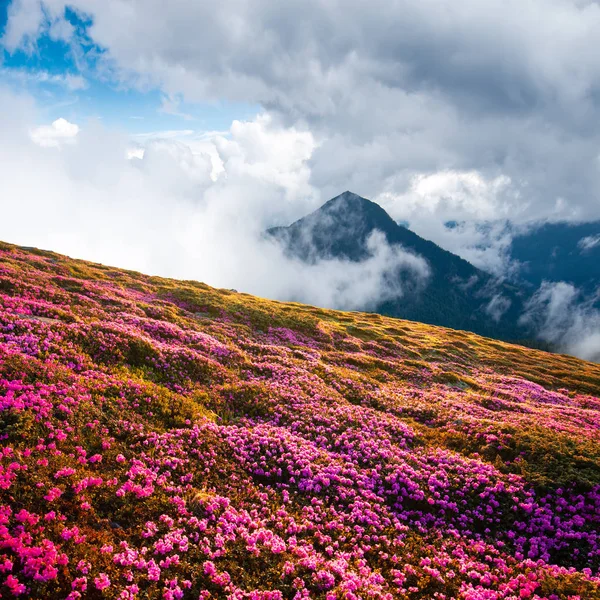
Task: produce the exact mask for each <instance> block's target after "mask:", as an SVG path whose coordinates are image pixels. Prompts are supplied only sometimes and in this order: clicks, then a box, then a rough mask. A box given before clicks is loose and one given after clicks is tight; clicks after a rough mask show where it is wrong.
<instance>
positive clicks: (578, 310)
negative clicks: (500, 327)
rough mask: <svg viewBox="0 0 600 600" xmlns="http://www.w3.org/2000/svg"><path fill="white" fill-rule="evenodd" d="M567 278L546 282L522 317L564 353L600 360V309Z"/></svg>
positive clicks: (592, 299)
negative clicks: (565, 280) (568, 281)
mask: <svg viewBox="0 0 600 600" xmlns="http://www.w3.org/2000/svg"><path fill="white" fill-rule="evenodd" d="M595 300H597V299H596V298H591V299H584V298H582V297H581V295H580V292H579V290H578V289H577V288H575V287H574V286H573V285H571V284H569V283H565V282H564V281H560V282H547V281H546V282H544V283H543V284H542V286H541V287H540V289H539V290H538V291H537V292H536V294H535V295H534V296H533V297H532V298H531V299H530V301H529V302H528V304H527V306H526V312H525V314H524V315H523V317H522V319H521V320H522V322H523V323H524V324H528V325H530V326H531V327H532V328H533V330H534V331H535V332H536V333H537V334H538V335H539V337H540V338H541V339H543V340H545V341H547V342H549V343H551V344H552V345H554V346H555V347H557V348H558V349H560V350H562V351H563V352H567V353H569V354H574V355H575V356H579V357H580V358H584V359H586V360H592V361H596V362H600V310H598V308H597V305H595V302H594V301H595Z"/></svg>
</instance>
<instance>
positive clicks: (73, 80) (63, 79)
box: [0, 68, 88, 92]
mask: <svg viewBox="0 0 600 600" xmlns="http://www.w3.org/2000/svg"><path fill="white" fill-rule="evenodd" d="M0 75H1V76H2V78H3V79H5V80H6V81H17V82H19V83H21V84H28V83H33V84H36V83H37V84H39V83H47V84H51V85H57V86H60V87H64V88H66V89H67V90H69V91H71V92H76V91H79V90H84V89H86V88H87V87H88V82H87V80H86V79H85V78H84V77H83V76H82V75H76V74H74V73H49V72H48V71H44V70H30V69H16V68H10V69H8V68H2V69H0Z"/></svg>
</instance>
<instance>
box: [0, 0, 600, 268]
mask: <svg viewBox="0 0 600 600" xmlns="http://www.w3.org/2000/svg"><path fill="white" fill-rule="evenodd" d="M67 5H68V7H69V9H70V10H72V11H76V12H78V13H79V15H80V16H81V17H82V18H83V20H84V21H85V22H86V23H91V24H90V25H89V26H87V27H86V28H85V34H83V33H81V32H76V31H73V30H72V28H69V23H68V21H66V19H65V7H66V6H67ZM42 9H43V10H42ZM157 14H160V15H161V18H160V19H157V18H156V15H157ZM61 24H62V25H61ZM53 31H54V32H60V36H62V37H61V39H64V40H66V41H68V43H70V44H71V46H72V48H73V49H74V53H75V55H77V56H78V57H79V59H78V64H79V65H81V67H82V68H83V69H84V71H85V70H86V69H88V70H93V69H100V70H101V74H102V76H103V77H104V78H109V79H110V78H112V80H113V81H115V82H117V83H118V84H119V85H124V86H134V87H135V86H138V87H144V86H148V85H153V86H158V87H159V88H160V89H161V90H162V92H163V93H164V98H165V102H164V103H163V110H166V111H169V112H172V113H179V114H181V115H184V114H185V113H184V112H183V111H182V110H181V108H180V104H181V102H182V101H185V102H193V101H206V100H213V99H228V100H231V101H236V102H245V103H250V104H257V105H260V106H262V109H263V111H264V112H263V114H264V117H263V118H265V119H271V120H272V121H273V122H277V123H278V127H279V131H280V135H281V136H285V135H291V137H292V138H294V139H298V140H299V141H298V144H299V146H300V147H299V148H296V149H294V150H293V151H294V152H297V154H298V157H299V158H298V160H301V161H304V162H303V163H302V164H303V169H304V171H305V172H306V173H308V176H306V175H305V174H304V173H303V174H301V175H298V174H297V173H298V171H294V175H292V176H293V177H300V179H301V180H302V181H305V182H307V185H309V186H310V187H312V188H314V189H318V190H319V192H320V193H321V195H322V197H323V198H329V197H332V196H334V195H336V194H337V193H339V191H340V190H343V189H350V190H353V191H355V192H356V193H359V194H360V195H362V196H365V197H368V198H371V199H374V200H375V201H377V202H380V203H382V204H383V205H384V207H385V208H386V209H387V210H388V211H389V212H390V214H392V216H393V217H394V218H396V219H400V220H408V221H409V222H410V223H411V227H412V228H413V229H414V230H415V231H416V232H417V233H420V234H422V235H425V236H426V237H429V238H431V239H433V240H434V241H436V242H437V243H439V244H440V245H442V246H444V245H445V246H446V247H448V248H449V249H450V250H453V251H455V252H457V253H459V254H461V255H462V256H464V257H465V258H467V259H468V260H472V261H474V262H476V263H477V264H478V266H481V267H483V268H486V269H488V270H492V271H494V272H501V271H502V270H503V269H510V268H512V267H513V265H510V264H507V262H506V252H505V248H506V243H507V239H508V231H507V230H506V229H504V230H502V227H501V226H498V227H496V229H494V230H487V231H482V230H478V229H477V228H475V227H470V226H464V227H461V228H454V229H452V230H449V229H448V228H445V227H444V222H445V221H447V220H454V221H459V222H462V221H464V222H473V221H477V220H482V219H483V220H486V221H497V222H498V223H502V222H503V221H505V220H506V219H509V220H511V221H512V222H513V223H518V224H527V223H532V222H536V221H548V220H550V221H552V220H571V221H586V220H593V219H598V218H600V191H599V190H600V160H599V150H598V148H600V104H599V103H598V102H597V101H596V98H597V96H598V92H599V88H598V81H600V54H599V53H598V52H597V51H596V46H597V40H598V39H599V38H600V5H598V4H597V3H596V2H593V1H591V0H590V1H587V0H550V1H548V0H531V1H530V2H527V3H525V4H524V3H523V2H521V1H520V0H509V1H506V0H485V1H481V0H467V1H464V2H459V3H453V4H452V5H448V3H445V2H441V1H440V0H423V1H422V2H418V3H414V2H409V1H408V0H400V1H399V2H388V1H386V0H374V1H373V2H370V3H368V4H367V3H364V2H361V1H360V0H348V1H344V2H340V1H338V0H290V1H289V2H286V3H285V6H280V5H279V4H277V5H275V4H273V3H272V2H269V1H268V0H252V1H249V0H225V1H223V2H220V3H218V5H214V3H212V4H207V3H201V2H200V3H199V2H192V1H190V0H177V1H175V2H171V3H169V5H168V7H166V8H165V6H164V2H162V1H161V0H131V1H130V2H127V3H122V2H117V1H115V0H69V1H68V2H67V1H66V0H13V2H12V3H11V5H10V6H9V21H8V24H7V27H6V32H5V34H4V37H3V40H2V43H3V45H4V46H5V48H6V49H8V50H9V51H14V50H15V49H17V48H25V49H27V48H31V47H32V46H34V45H35V41H36V40H37V39H38V38H39V37H40V35H42V34H43V33H44V32H47V33H49V34H50V35H59V34H58V33H52V32H53ZM90 42H93V43H95V44H96V46H95V47H93V49H92V50H91V51H90V55H91V59H90V60H89V61H88V62H87V63H86V59H85V57H86V52H87V51H88V50H89V48H90ZM299 132H302V135H303V136H304V137H302V139H300V136H299ZM246 133H247V135H254V134H253V133H252V131H251V130H250V129H247V131H246ZM188 145H190V144H188ZM225 145H226V144H225V143H223V146H225ZM190 146H191V145H190ZM203 151H205V152H207V151H208V152H212V150H211V149H207V148H204V149H203ZM220 151H221V152H224V153H227V152H229V151H228V150H227V149H225V148H224V147H223V148H221V149H220ZM138 154H139V150H138ZM307 156H308V158H306V157H307ZM229 158H230V160H231V161H232V164H231V167H232V168H234V164H233V163H234V162H235V160H236V158H235V157H234V156H232V155H230V156H229ZM278 158H279V157H278V156H272V159H273V160H278ZM287 158H288V157H283V158H282V160H287ZM242 160H245V159H244V158H243V157H242ZM249 160H250V162H248V161H246V162H243V164H244V167H243V168H247V169H251V168H257V167H256V165H255V166H253V167H251V166H250V165H251V164H252V163H251V159H249ZM213 163H215V165H216V166H215V168H214V172H215V173H216V172H217V171H218V169H219V166H218V160H216V159H215V158H214V156H213ZM260 168H263V169H265V170H269V169H270V167H269V166H268V164H266V162H265V163H261V167H260ZM278 170H279V168H278V167H276V168H275V169H274V172H273V173H272V177H280V178H282V177H285V174H283V173H281V172H278Z"/></svg>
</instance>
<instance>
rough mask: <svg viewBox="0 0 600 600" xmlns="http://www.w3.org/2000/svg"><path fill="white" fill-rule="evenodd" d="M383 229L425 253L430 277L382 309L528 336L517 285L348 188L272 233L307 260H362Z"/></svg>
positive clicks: (394, 240) (392, 240) (494, 333)
mask: <svg viewBox="0 0 600 600" xmlns="http://www.w3.org/2000/svg"><path fill="white" fill-rule="evenodd" d="M374 231H380V232H382V233H383V235H384V236H385V239H386V240H387V242H388V244H390V245H391V246H398V245H400V246H402V247H403V248H405V249H406V250H409V251H411V252H413V253H414V254H417V255H418V256H421V257H423V258H424V259H425V260H426V261H427V262H428V264H429V267H430V270H431V276H430V278H429V280H428V281H427V283H426V285H425V286H424V287H423V288H422V289H421V288H419V289H412V290H410V291H409V292H408V293H405V294H403V295H402V296H400V297H397V298H394V299H392V300H386V301H383V302H381V303H380V304H379V305H377V306H376V307H375V308H374V312H378V313H380V314H384V315H389V316H394V317H401V318H405V319H412V320H416V321H421V322H424V323H430V324H434V325H443V326H445V327H453V328H455V329H467V330H469V331H474V332H476V333H479V334H481V335H488V336H491V337H495V338H499V339H505V340H519V339H525V338H526V337H528V336H529V332H528V331H527V329H526V328H525V327H524V326H521V325H519V323H518V321H519V317H520V316H521V315H522V314H523V301H524V295H523V294H522V293H521V291H520V290H519V288H518V287H517V286H515V285H511V284H506V283H501V282H498V281H497V280H495V279H494V278H493V277H492V276H491V275H489V274H488V273H485V272H483V271H481V270H480V269H477V268H476V267H474V266H473V265H472V264H470V263H469V262H467V261H466V260H464V259H462V258H460V257H459V256H457V255H456V254H452V253H451V252H448V251H447V250H444V249H442V248H440V247H439V246H438V245H436V244H434V243H433V242H431V241H429V240H426V239H423V238H422V237H420V236H418V235H417V234H416V233H414V232H413V231H411V230H410V229H407V228H406V227H403V226H402V225H398V224H397V223H396V222H395V221H394V220H393V219H392V218H391V217H390V216H389V215H388V214H387V213H386V212H385V210H383V208H381V207H380V206H379V205H378V204H375V203H374V202H371V201H370V200H367V199H366V198H362V197H361V196H358V195H356V194H353V193H351V192H344V193H343V194H340V195H339V196H336V197H335V198H333V199H331V200H330V201H329V202H327V203H325V204H324V205H323V206H322V207H321V208H319V209H318V210H317V211H315V212H313V213H311V214H310V215H308V216H306V217H304V218H302V219H300V220H298V221H296V222H295V223H292V224H291V225H290V226H289V227H275V228H272V229H270V230H268V234H269V235H271V236H273V237H274V238H275V239H277V240H279V241H280V242H281V244H282V245H283V247H284V248H285V250H286V252H287V253H288V254H290V255H292V256H295V257H298V258H300V259H301V260H304V261H307V262H314V261H316V260H319V259H324V258H344V259H348V260H351V261H356V262H358V261H361V260H364V259H365V258H367V257H368V256H369V247H368V240H369V236H370V235H371V234H372V233H373V232H374Z"/></svg>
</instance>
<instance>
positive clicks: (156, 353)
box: [0, 244, 600, 600]
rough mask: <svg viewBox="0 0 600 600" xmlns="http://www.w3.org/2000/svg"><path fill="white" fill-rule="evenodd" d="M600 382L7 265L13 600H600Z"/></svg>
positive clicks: (5, 467) (343, 320) (2, 341)
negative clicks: (26, 599) (429, 599)
mask: <svg viewBox="0 0 600 600" xmlns="http://www.w3.org/2000/svg"><path fill="white" fill-rule="evenodd" d="M598 396H600V366H599V365H594V364H590V363H586V362H583V361H581V360H578V359H575V358H572V357H567V356H560V355H552V354H547V353H544V352H541V351H536V350H531V349H526V348H524V347H520V346H513V345H510V344H505V343H502V342H496V341H493V340H488V339H484V338H480V337H478V336H476V335H474V334H470V333H466V332H460V331H453V330H449V329H443V328H436V327H431V326H425V325H422V324H419V323H412V322H408V321H401V320H396V319H388V318H385V317H382V316H379V315H372V314H361V313H341V312H336V311H329V310H321V309H316V308H311V307H308V306H303V305H299V304H284V303H278V302H272V301H267V300H262V299H259V298H255V297H252V296H249V295H246V294H239V293H236V292H234V291H231V290H216V289H213V288H210V287H208V286H206V285H204V284H201V283H197V282H192V281H174V280H168V279H161V278H158V277H149V276H144V275H141V274H138V273H133V272H129V271H121V270H117V269H113V268H109V267H104V266H102V265H96V264H92V263H86V262H83V261H75V260H71V259H68V258H66V257H62V256H59V255H56V254H53V253H50V252H43V251H38V250H33V249H23V248H18V247H15V246H11V245H8V244H0V439H1V443H0V597H2V598H12V597H22V598H66V599H69V600H76V599H78V598H91V599H95V598H121V599H133V598H144V599H152V598H157V599H158V598H162V599H166V600H172V599H180V598H193V599H198V600H206V599H210V598H231V599H244V598H248V599H253V600H279V599H283V598H296V599H300V598H323V599H327V600H334V599H347V600H357V599H359V598H364V599H369V598H372V599H378V598H381V599H390V600H391V599H395V598H400V599H417V598H436V599H450V598H462V599H468V600H497V599H501V598H502V599H522V598H531V599H540V598H548V599H551V600H557V599H565V600H567V599H571V600H576V599H580V600H587V599H594V598H600V399H599V398H598Z"/></svg>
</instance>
